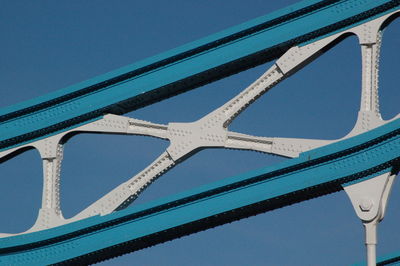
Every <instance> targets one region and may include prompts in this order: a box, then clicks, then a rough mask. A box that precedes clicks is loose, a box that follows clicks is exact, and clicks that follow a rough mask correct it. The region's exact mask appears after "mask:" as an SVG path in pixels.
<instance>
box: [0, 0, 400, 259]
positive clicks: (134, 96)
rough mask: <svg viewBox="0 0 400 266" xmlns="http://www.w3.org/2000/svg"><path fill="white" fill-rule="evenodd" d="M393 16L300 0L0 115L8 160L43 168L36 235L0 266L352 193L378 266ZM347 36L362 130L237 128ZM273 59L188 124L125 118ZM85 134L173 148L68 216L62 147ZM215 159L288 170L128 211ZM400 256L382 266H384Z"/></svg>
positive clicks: (72, 255) (372, 7) (5, 253)
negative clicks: (237, 158)
mask: <svg viewBox="0 0 400 266" xmlns="http://www.w3.org/2000/svg"><path fill="white" fill-rule="evenodd" d="M399 12H400V11H399V1H384V0H382V1H372V0H371V1H351V0H346V1H344V0H343V1H310V0H309V1H302V2H299V3H297V4H295V5H293V6H291V7H288V8H285V9H282V10H280V11H277V12H275V13H272V14H270V15H266V16H263V17H260V18H258V19H255V20H252V21H249V22H246V23H243V24H241V25H239V26H236V27H233V28H230V29H228V30H225V31H223V32H220V33H217V34H215V35H212V36H209V37H207V38H204V39H202V40H199V41H196V42H193V43H190V44H187V45H185V46H182V47H179V48H176V49H174V50H171V51H169V52H166V53H163V54H160V55H158V56H155V57H152V58H149V59H145V60H143V61H141V62H139V63H135V64H133V65H129V66H127V67H124V68H121V69H119V70H115V71H112V72H110V73H107V74H105V75H102V76H99V77H96V78H93V79H90V80H87V81H84V82H81V83H78V84H77V85H73V86H70V87H68V88H65V89H63V90H59V91H55V92H52V93H50V94H47V95H44V96H42V97H39V98H36V99H33V100H30V101H26V102H23V103H20V104H17V105H13V106H10V107H6V108H4V109H2V110H1V111H0V121H1V124H0V132H1V134H0V148H1V150H0V156H1V158H2V161H3V162H5V161H8V160H10V159H13V158H14V157H16V156H19V155H20V154H21V152H23V151H26V150H28V149H35V150H37V151H38V152H39V154H40V157H41V160H42V164H43V193H42V201H41V207H40V209H39V210H38V217H37V220H36V222H35V223H34V224H33V225H32V227H31V228H30V229H29V230H27V231H26V232H21V233H17V234H15V233H8V232H4V234H2V235H1V236H2V238H1V239H0V254H1V256H0V263H1V264H5V265H8V264H10V265H14V264H38V265H39V264H40V265H42V264H54V263H61V264H70V263H93V262H98V261H102V260H104V259H108V258H112V257H115V256H118V255H121V254H124V253H128V252H132V251H136V250H140V249H142V248H146V247H150V246H152V245H155V244H158V243H163V242H165V241H168V240H172V239H176V238H179V237H181V236H184V235H188V234H192V233H195V232H198V231H202V230H205V229H208V228H213V227H215V226H218V225H222V224H225V223H229V222H232V221H236V220H239V219H242V218H246V217H249V216H253V215H256V214H260V213H264V212H267V211H273V210H275V209H278V208H281V207H284V206H288V205H291V204H294V203H298V202H302V201H305V200H308V199H313V198H317V197H319V196H322V195H327V194H330V193H333V192H337V191H340V190H344V191H345V192H346V193H347V195H348V196H349V198H350V202H351V203H352V205H353V207H354V212H355V213H356V215H357V216H358V217H359V219H360V220H361V221H362V223H363V224H364V227H365V244H366V250H367V252H366V253H367V257H366V258H367V263H368V265H375V264H376V260H377V259H376V244H377V232H376V228H377V225H378V224H379V222H380V221H381V220H382V219H383V218H384V215H385V211H386V208H387V202H388V199H389V196H390V192H391V188H392V186H393V183H394V180H395V176H396V175H397V173H398V169H399V149H398V148H399V147H398V146H399V145H400V139H399V133H400V129H399V123H400V122H399V120H398V118H399V116H395V117H394V118H392V119H388V120H384V119H382V116H381V112H380V105H379V97H378V91H379V86H378V84H379V83H378V80H379V66H380V65H379V59H380V49H381V43H382V37H383V30H384V29H386V28H387V27H390V23H391V22H392V21H393V20H394V19H395V18H397V17H398V14H399ZM349 36H355V37H356V38H357V40H358V43H359V48H360V51H361V59H362V60H361V61H362V63H361V73H362V75H361V83H362V84H361V93H360V98H361V100H360V101H359V102H360V108H359V110H358V114H357V119H356V122H355V124H354V127H353V129H352V130H350V131H349V132H348V133H347V134H345V135H344V136H342V137H339V138H336V139H330V138H327V139H324V138H319V139H313V138H289V137H283V136H274V135H272V136H271V135H267V133H266V134H265V135H263V136H255V135H251V134H247V133H245V132H237V131H236V130H231V129H230V125H231V123H232V122H233V121H234V120H235V119H236V118H237V117H238V116H239V115H240V114H241V113H242V112H244V111H246V109H247V108H248V107H249V106H251V105H252V104H253V103H254V102H257V101H258V99H259V98H260V97H268V96H266V95H264V94H266V93H267V92H269V91H270V90H271V89H272V88H273V87H275V86H279V84H280V83H281V82H284V80H286V79H291V78H292V76H295V75H297V73H298V72H301V71H302V69H303V68H304V67H305V66H307V65H312V64H313V63H315V62H314V61H318V60H320V59H319V58H320V56H323V55H324V53H326V52H328V51H329V52H334V49H335V47H336V45H337V44H338V43H339V42H340V41H342V40H343V39H345V38H348V37H349ZM266 62H271V63H270V64H269V66H268V67H267V68H266V69H265V71H264V73H262V74H261V75H260V76H259V77H258V78H256V79H255V80H254V81H249V82H248V83H249V85H248V86H247V87H245V88H242V90H241V91H240V92H238V93H237V95H235V96H233V97H232V98H231V99H229V100H228V101H226V102H225V103H223V104H220V105H219V106H216V107H215V108H214V109H212V110H209V111H208V112H207V113H205V114H204V115H202V116H201V117H199V118H198V119H194V120H193V121H186V122H179V121H173V120H172V121H168V122H167V123H158V122H155V121H145V120H143V119H140V118H137V117H132V116H130V114H131V113H130V112H131V111H135V110H139V109H140V108H143V107H145V106H149V105H152V104H155V103H157V102H159V101H164V100H165V99H167V98H169V97H172V96H174V95H177V94H181V93H184V92H187V91H189V90H193V89H196V88H198V87H199V86H201V85H204V84H208V83H211V82H213V81H215V80H219V79H222V78H225V77H227V76H230V75H232V74H234V73H237V72H241V71H244V70H246V69H249V68H251V67H255V66H257V65H260V64H263V63H266ZM298 89H299V90H301V88H298ZM211 97H212V96H211ZM202 101H204V99H202ZM285 108H290V106H289V107H285ZM188 111H190V110H188ZM127 113H129V115H126V114H127ZM133 114H135V112H133ZM81 133H100V134H118V135H140V136H150V137H154V138H159V139H162V140H166V141H168V142H169V146H168V147H167V148H166V149H165V151H163V152H161V154H160V155H159V156H158V157H157V158H154V161H153V162H152V163H150V164H149V165H148V166H147V167H145V168H144V169H142V170H141V171H139V172H138V173H136V174H134V175H133V176H132V177H131V178H127V179H126V180H124V181H123V182H122V183H121V184H119V185H118V186H116V187H115V188H113V189H111V190H110V191H109V192H107V193H106V194H104V195H103V196H102V197H100V198H99V199H98V200H96V201H94V202H93V203H91V204H90V205H88V206H86V207H85V208H83V209H82V210H81V211H80V212H78V213H77V214H76V215H74V216H72V217H69V218H65V217H64V215H63V211H62V206H63V204H62V203H61V196H60V183H62V182H63V181H62V180H63V176H62V170H61V162H62V161H63V159H64V157H65V156H64V153H63V150H64V148H65V147H68V141H69V140H70V139H73V137H74V136H75V135H78V134H81ZM210 148H213V149H216V148H218V149H236V150H250V151H258V152H261V153H265V154H272V155H277V156H280V157H284V158H289V159H287V160H285V161H282V162H281V163H278V164H276V165H272V166H267V167H263V168H261V169H256V170H252V171H249V172H247V173H244V174H237V175H236V176H234V177H231V178H227V179H221V180H219V181H217V182H213V183H210V184H206V185H203V186H201V187H199V188H195V189H191V190H189V191H186V192H183V193H180V194H177V195H172V196H169V197H166V198H162V199H159V200H157V201H152V202H149V203H146V204H139V205H135V206H133V207H130V208H127V207H128V206H129V205H130V204H132V203H134V202H135V201H136V200H137V199H140V196H141V194H142V192H143V191H145V189H147V187H149V186H150V185H152V184H153V182H155V181H157V180H158V178H160V177H162V176H163V175H165V174H166V173H168V172H169V171H170V170H171V169H172V168H174V167H175V166H176V165H179V164H184V163H185V162H186V161H190V160H191V158H192V157H193V156H194V155H195V154H197V153H198V152H200V151H202V150H207V149H210ZM65 160H67V158H65ZM393 193H396V192H393ZM316 200H318V199H316ZM353 218H354V217H353ZM383 241H384V240H383ZM399 256H400V255H399V254H392V255H387V256H386V257H384V258H383V259H378V261H380V263H381V264H388V263H391V262H395V261H398V260H399V259H400V257H399Z"/></svg>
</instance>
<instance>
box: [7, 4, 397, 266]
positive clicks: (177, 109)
mask: <svg viewBox="0 0 400 266" xmlns="http://www.w3.org/2000/svg"><path fill="white" fill-rule="evenodd" d="M294 2H296V1H291V0H285V1H263V0H247V1H239V0H230V1H215V0H214V1H210V0H203V1H196V0H185V1H183V0H169V1H161V0H157V1H156V0H148V1H122V0H118V1H112V2H111V1H105V0H98V1H49V0H47V1H41V2H40V4H39V2H37V1H11V0H3V1H1V8H0V33H1V36H2V37H1V41H0V51H1V57H0V58H1V59H0V84H1V89H0V107H5V106H7V105H11V104H14V103H17V102H20V101H24V100H27V99H30V98H32V97H36V96H39V95H42V94H45V93H48V92H51V91H54V90H57V89H61V88H63V87H66V86H68V85H71V84H74V83H77V82H80V81H82V80H85V79H88V78H91V77H94V76H96V75H99V74H102V73H105V72H108V71H111V70H113V69H116V68H118V67H121V66H125V65H127V64H130V63H133V62H135V61H138V60H140V59H143V58H146V57H148V56H151V55H154V54H157V53H160V52H163V51H165V50H168V49H171V48H174V47H176V46H179V45H182V44H185V43H187V42H190V41H193V40H196V39H198V38H201V37H204V36H207V35H209V34H212V33H215V32H217V31H220V30H223V29H225V28H228V27H230V26H233V25H236V24H238V23H241V22H245V21H247V20H249V19H252V18H256V17H258V16H261V15H264V14H267V13H270V12H272V11H274V10H277V9H279V8H282V7H285V6H287V5H289V4H292V3H294ZM399 47H400V21H399V20H396V21H394V22H393V23H392V24H391V25H390V26H389V28H387V29H386V31H385V34H384V38H383V50H382V56H381V74H380V86H381V91H380V93H381V110H382V114H383V117H384V118H385V119H389V118H391V117H393V116H394V115H396V114H397V113H398V112H399V104H398V100H399V92H398V84H400V77H399V75H398V69H399V67H400V65H399V61H400V55H399V53H398V48H399ZM269 65H271V63H268V64H266V65H262V66H259V67H257V68H254V69H251V70H248V71H246V72H243V73H240V74H238V75H235V76H232V77H229V78H227V79H224V80H221V81H218V82H215V83H213V84H210V85H207V86H204V87H202V88H199V89H196V90H194V91H190V92H188V93H185V94H183V95H180V96H177V97H174V98H171V99H168V100H165V101H163V102H160V103H157V104H155V105H153V106H150V107H146V108H143V109H141V110H138V111H135V112H132V113H129V114H127V116H130V117H134V118H138V119H144V120H149V121H152V122H157V123H165V124H166V123H168V122H190V121H194V120H196V119H198V118H200V117H202V116H204V115H205V114H207V113H208V112H210V111H212V110H214V109H215V108H217V107H218V106H220V105H222V104H223V103H224V102H226V101H227V100H229V99H230V98H231V97H233V96H234V95H236V94H237V93H239V92H240V91H241V90H242V89H244V88H245V87H246V86H247V85H249V84H250V83H251V82H252V81H253V80H255V79H256V78H257V77H258V76H259V75H261V74H262V73H263V71H265V70H266V68H267V67H268V66H269ZM360 66H361V61H360V49H359V46H358V42H357V39H356V38H355V37H350V38H348V39H346V40H344V41H343V42H341V43H340V44H338V45H337V46H336V47H334V48H333V49H332V50H330V51H328V52H327V53H326V54H324V55H323V56H321V57H320V58H319V59H318V60H317V61H315V62H313V63H312V64H310V65H309V66H307V67H305V68H304V69H302V70H301V71H300V72H298V73H296V74H295V75H293V76H292V77H290V78H289V79H287V80H285V81H284V82H282V83H281V84H279V85H278V86H276V87H275V88H274V89H273V90H272V91H270V92H269V93H268V94H267V95H264V96H263V97H262V98H261V99H259V100H258V101H257V102H255V103H254V104H253V105H252V106H250V107H249V108H248V109H247V110H246V111H245V112H244V113H243V114H241V115H240V116H239V117H238V118H237V119H236V120H235V121H234V122H233V123H232V124H231V126H230V128H229V129H230V130H233V131H237V132H242V133H248V134H253V135H258V136H271V137H272V136H276V137H303V138H321V139H335V138H340V137H342V136H344V135H345V134H346V133H348V132H349V131H350V130H351V128H352V127H353V125H354V123H355V120H356V116H357V111H358V108H359V101H360V100H359V98H360V91H361V90H360V87H361V79H360V78H361V68H360ZM167 145H168V143H167V142H166V141H161V140H157V139H152V138H146V137H138V136H111V135H88V134H82V135H78V136H76V137H74V138H72V139H71V140H70V142H68V143H67V145H66V147H65V154H64V162H63V169H62V176H61V178H62V188H61V193H62V196H61V197H62V198H61V200H62V209H63V213H64V216H65V217H71V216H73V215H74V214H76V213H77V212H78V211H79V210H81V209H83V208H84V207H86V206H87V205H89V204H90V203H91V202H93V201H95V200H96V199H98V198H99V197H101V196H102V195H103V194H104V193H106V192H108V191H109V190H111V189H112V188H113V187H115V186H116V185H118V184H120V183H121V182H123V181H124V180H127V179H128V178H130V177H131V176H133V175H135V174H136V173H137V172H138V171H140V170H141V169H143V168H144V167H145V166H146V165H148V164H149V163H150V162H152V161H153V160H154V159H155V158H157V157H158V155H159V154H160V153H162V152H163V151H164V150H165V148H166V147H167ZM282 160H285V159H281V158H279V157H276V156H269V155H265V154H261V153H255V152H249V151H234V150H222V149H221V150H216V149H212V150H210V149H209V150H204V151H201V152H200V153H198V154H196V155H195V156H193V157H192V158H190V159H189V160H187V161H185V162H184V163H182V164H180V165H178V166H176V167H175V168H174V169H173V170H172V171H170V172H168V173H167V174H166V175H164V176H162V177H161V178H160V179H159V180H158V181H157V182H156V183H155V184H153V185H152V186H150V188H149V189H148V190H146V191H145V192H144V193H143V194H142V197H141V198H140V199H138V201H137V202H135V203H134V204H140V203H142V202H146V201H149V200H152V199H156V198H159V197H162V196H166V195H170V194H172V193H176V192H179V191H182V190H186V189H189V188H192V187H196V186H199V185H201V184H205V183H209V182H212V181H215V180H218V179H221V178H224V177H229V176H232V175H236V174H239V173H243V172H246V171H248V170H251V169H254V168H258V167H262V166H266V165H272V164H274V163H277V162H279V161H282ZM41 171H42V169H41V162H40V157H39V155H38V153H37V152H36V151H29V152H26V153H24V154H22V155H20V156H18V157H17V158H14V159H12V160H10V161H7V162H5V163H3V164H1V165H0V174H1V177H2V182H1V186H0V211H1V213H2V215H1V219H0V231H1V232H21V231H24V230H26V229H28V228H29V227H30V226H31V225H32V224H33V223H34V221H35V219H36V215H37V211H38V209H39V207H40V200H41V193H42V192H41V189H42V188H41V186H42V173H41ZM399 209H400V182H399V181H398V182H397V183H395V186H394V189H393V193H392V197H391V199H390V202H389V207H388V212H387V215H386V218H385V220H384V221H383V222H382V223H381V225H380V226H379V229H378V230H379V245H378V254H379V255H383V254H386V253H390V252H392V251H396V250H399V249H400V234H399V233H398V227H397V224H398V223H399V222H400V212H399ZM363 241H364V239H363V228H362V226H361V223H360V221H359V220H358V219H357V218H356V216H355V214H354V213H353V210H352V207H351V204H350V202H349V200H348V199H347V196H346V195H345V193H344V192H339V193H336V194H333V195H329V196H325V197H321V198H318V199H314V200H311V201H307V202H303V203H299V204H295V205H292V206H289V207H285V208H282V209H278V210H275V211H272V212H268V213H265V214H261V215H258V216H255V217H251V218H248V219H244V220H241V221H238V222H234V223H231V224H228V225H224V226H221V227H218V228H215V229H210V230H207V231H205V232H200V233H198V234H195V235H190V236H187V237H184V238H181V239H179V240H174V241H171V242H168V243H165V244H161V245H158V246H155V247H152V248H148V249H145V250H142V251H138V252H135V253H131V254H129V255H125V256H122V257H119V258H117V259H114V260H110V261H107V262H103V263H101V264H100V265H165V266H169V265H348V264H350V263H353V262H358V261H362V260H363V259H364V246H363Z"/></svg>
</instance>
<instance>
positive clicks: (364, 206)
mask: <svg viewBox="0 0 400 266" xmlns="http://www.w3.org/2000/svg"><path fill="white" fill-rule="evenodd" d="M359 206H360V210H361V211H363V212H369V211H370V210H371V209H372V206H374V203H373V202H372V200H370V199H363V200H362V201H361V203H360V205H359Z"/></svg>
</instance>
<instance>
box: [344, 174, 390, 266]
mask: <svg viewBox="0 0 400 266" xmlns="http://www.w3.org/2000/svg"><path fill="white" fill-rule="evenodd" d="M395 177H396V174H394V173H384V174H382V175H379V176H376V177H374V178H371V179H368V180H365V181H362V182H359V183H356V184H351V185H348V186H345V187H344V190H345V191H346V194H347V196H349V198H350V201H351V203H352V205H353V208H354V210H355V212H356V214H357V216H358V218H360V219H361V221H362V223H363V225H364V228H365V245H366V248H367V261H368V266H372V265H376V244H377V225H378V223H379V222H380V221H382V219H383V217H384V216H385V211H386V207H387V202H388V198H389V195H390V192H391V189H392V185H393V182H394V179H395Z"/></svg>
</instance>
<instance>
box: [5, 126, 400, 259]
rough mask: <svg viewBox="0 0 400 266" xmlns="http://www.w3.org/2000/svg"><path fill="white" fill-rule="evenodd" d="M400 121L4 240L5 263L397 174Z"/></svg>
mask: <svg viewBox="0 0 400 266" xmlns="http://www.w3.org/2000/svg"><path fill="white" fill-rule="evenodd" d="M399 165H400V119H397V120H395V121H393V122H391V123H389V124H386V125H384V126H381V127H379V128H376V129H374V130H372V131H369V132H367V133H364V134H361V135H358V136H355V137H353V138H350V139H346V140H343V141H340V142H337V143H333V144H331V145H328V146H325V147H321V148H318V149H315V150H312V151H309V152H305V153H302V154H301V155H300V156H299V157H298V158H295V159H291V160H287V161H285V162H283V163H281V164H278V165H275V166H271V167H266V168H262V169H258V170H255V171H252V172H249V173H246V174H243V175H239V176H235V177H232V178H228V179H224V180H220V181H218V182H215V183H212V184H208V185H205V186H202V187H200V188H197V189H194V190H191V191H187V192H184V193H181V194H178V195H174V196H171V197H168V198H165V199H160V200H158V201H155V202H151V203H148V204H143V205H139V206H135V207H132V208H129V209H125V210H122V211H118V212H115V213H112V214H110V215H106V216H95V217H91V218H88V219H85V220H82V221H79V222H75V223H71V224H68V225H64V226H60V227H57V228H53V229H49V230H44V231H40V232H35V233H30V234H25V235H20V236H14V237H8V238H3V239H1V240H0V264H13V265H14V264H31V265H32V264H35V265H44V264H51V263H57V262H63V263H66V264H68V263H78V262H79V263H91V262H96V261H101V260H103V259H106V258H110V257H113V256H117V255H121V254H124V253H127V252H131V251H134V250H138V249H141V248H145V247H149V246H151V245H154V244H157V243H162V242H164V241H167V240H171V239H174V238H178V237H181V236H183V235H187V234H191V233H194V232H198V231H200V230H205V229H207V228H211V227H214V226H217V225H221V224H224V223H227V222H231V221H234V220H237V219H241V218H244V217H248V216H251V215H255V214H258V213H260V212H265V211H269V210H273V209H276V208H280V207H283V206H287V205H290V204H293V203H296V202H300V201H303V200H307V199H310V198H314V197H318V196H322V195H325V194H328V193H332V192H336V191H338V190H340V189H341V185H342V184H348V183H349V182H359V181H360V180H365V179H367V178H372V177H374V176H376V175H379V174H382V173H388V172H391V171H398V169H399Z"/></svg>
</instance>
